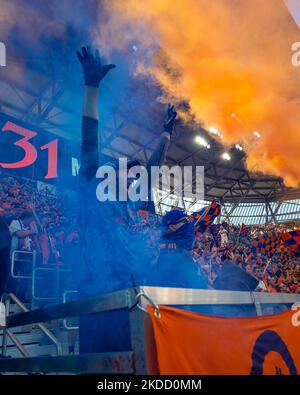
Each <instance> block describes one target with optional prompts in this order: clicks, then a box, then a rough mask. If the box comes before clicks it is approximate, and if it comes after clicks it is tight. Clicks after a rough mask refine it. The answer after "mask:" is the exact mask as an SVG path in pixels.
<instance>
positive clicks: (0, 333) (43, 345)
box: [0, 303, 78, 358]
mask: <svg viewBox="0 0 300 395" xmlns="http://www.w3.org/2000/svg"><path fill="white" fill-rule="evenodd" d="M25 306H26V307H27V308H29V306H27V305H25ZM23 312H24V310H23V309H21V307H19V306H18V305H17V304H16V303H11V304H10V306H9V312H8V313H7V315H8V316H12V315H14V314H19V313H23ZM44 325H45V324H44ZM45 327H46V328H47V330H49V331H50V332H51V334H52V335H54V336H55V338H56V339H57V340H58V341H59V343H60V345H61V353H62V355H69V343H68V331H67V330H66V329H65V327H64V326H63V325H62V322H61V321H53V322H51V323H50V324H47V325H45ZM10 332H11V333H12V335H13V336H14V337H15V339H16V341H17V342H18V343H19V344H20V345H21V346H22V348H23V349H24V350H26V353H27V354H28V355H27V356H28V357H41V356H57V355H58V352H57V347H56V346H55V344H54V343H53V342H52V341H51V339H50V338H49V337H48V336H47V335H46V334H45V333H44V332H43V331H42V330H41V328H40V327H39V326H38V325H25V326H21V327H17V328H11V329H10ZM4 333H5V330H4V329H1V330H0V358H20V357H22V352H20V350H19V348H18V347H17V345H16V341H15V342H14V341H13V340H12V339H11V338H10V337H9V335H7V337H6V339H7V340H6V341H7V343H6V351H4V354H5V355H3V349H2V348H3V340H4V339H3V337H4V336H5V335H4ZM77 350H78V344H75V349H74V354H77V352H78V351H77ZM72 353H73V352H72Z"/></svg>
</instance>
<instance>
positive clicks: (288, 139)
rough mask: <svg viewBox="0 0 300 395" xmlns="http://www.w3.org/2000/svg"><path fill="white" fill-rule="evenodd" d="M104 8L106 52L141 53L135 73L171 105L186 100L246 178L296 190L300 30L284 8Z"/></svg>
mask: <svg viewBox="0 0 300 395" xmlns="http://www.w3.org/2000/svg"><path fill="white" fill-rule="evenodd" d="M105 5H106V15H104V16H103V12H102V14H101V18H102V23H100V34H99V35H98V37H99V40H100V42H101V43H102V47H103V45H104V46H105V48H106V50H107V52H111V51H112V50H115V49H119V50H124V49H126V48H128V47H129V46H133V45H134V47H135V48H139V50H141V51H143V52H142V53H143V56H141V59H143V60H141V61H140V62H139V64H138V66H137V68H136V70H135V71H136V72H139V73H144V74H148V75H151V76H152V77H154V78H155V80H156V81H157V83H158V84H159V85H160V86H161V87H162V88H163V91H164V94H165V96H166V97H167V98H169V97H175V98H176V99H178V100H186V101H187V102H188V103H189V107H190V115H192V116H193V117H194V119H196V121H198V122H201V123H202V122H203V123H204V125H205V126H206V127H207V128H208V127H209V126H211V125H213V126H215V127H216V128H218V129H219V130H220V131H221V132H222V133H223V134H224V143H225V144H233V143H240V144H241V145H242V146H243V147H244V149H245V150H246V151H247V154H248V158H247V166H248V168H249V170H252V171H262V172H264V173H269V174H273V175H277V176H281V177H283V178H284V180H285V183H286V184H287V185H289V186H293V187H296V186H297V185H298V184H299V182H300V172H299V166H298V164H299V159H298V158H299V152H300V139H299V129H300V111H299V109H300V102H299V87H300V70H299V69H297V68H296V67H294V66H293V65H292V63H291V56H292V52H291V45H292V44H293V43H294V42H295V41H299V30H298V27H297V25H296V23H295V22H294V20H293V18H292V17H291V15H290V14H289V11H288V9H287V8H286V6H285V4H284V2H283V1H282V0H264V1H261V0H251V1H249V0H238V1H237V0H214V1H211V0H147V1H136V0H126V1H123V0H109V1H106V2H105ZM97 34H98V33H97ZM254 131H257V132H259V134H260V136H261V137H260V138H257V137H255V136H254V135H253V132H254Z"/></svg>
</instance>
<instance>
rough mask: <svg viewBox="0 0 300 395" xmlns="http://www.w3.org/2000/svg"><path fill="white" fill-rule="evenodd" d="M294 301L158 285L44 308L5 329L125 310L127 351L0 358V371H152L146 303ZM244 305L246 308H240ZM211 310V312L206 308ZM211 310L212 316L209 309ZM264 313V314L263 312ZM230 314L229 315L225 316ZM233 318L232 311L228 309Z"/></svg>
mask: <svg viewBox="0 0 300 395" xmlns="http://www.w3.org/2000/svg"><path fill="white" fill-rule="evenodd" d="M296 302H300V295H299V294H281V293H278V294H273V293H259V292H244V291H243V292H240V291H217V290H199V289H182V288H163V287H136V288H132V289H126V290H122V291H117V292H113V293H110V294H104V295H99V296H95V297H93V298H90V299H85V300H77V301H73V302H69V303H64V304H60V305H56V306H49V307H44V308H42V309H37V310H32V311H28V312H23V313H20V314H15V315H12V316H9V317H7V326H6V329H8V328H12V327H17V326H21V325H30V324H36V323H41V322H47V321H51V320H57V319H66V318H70V317H80V316H84V315H89V314H99V313H104V312H107V311H115V310H120V309H127V311H128V316H129V326H130V340H131V350H128V351H123V352H111V353H95V354H83V355H75V356H65V357H61V356H60V357H35V358H14V359H10V360H0V371H2V372H47V373H48V372H56V373H131V374H132V373H134V374H149V373H150V374H154V373H156V374H157V372H158V367H157V361H156V357H155V355H154V352H153V350H155V342H154V335H153V328H152V324H151V320H150V317H149V315H148V314H147V312H146V310H145V309H146V307H147V305H149V304H152V305H153V306H154V307H155V309H156V310H157V314H160V312H159V305H169V306H176V307H177V308H180V307H181V308H185V307H186V306H188V307H189V308H191V309H193V308H194V307H196V306H200V307H203V306H212V307H214V306H217V307H220V308H221V309H224V306H225V307H226V306H231V305H234V306H240V307H241V311H242V314H240V315H239V316H241V315H244V316H249V315H253V314H254V315H255V312H256V314H257V315H262V314H263V311H264V305H268V306H269V305H272V306H275V307H277V306H283V307H284V309H289V308H290V307H291V305H292V304H294V303H296ZM244 306H248V307H250V308H251V309H252V310H251V311H250V310H249V309H245V310H243V307H244ZM212 311H213V310H212ZM211 314H214V315H215V314H216V313H215V311H213V312H212V313H211ZM268 314H270V313H269V312H268ZM227 315H228V316H230V314H227ZM231 316H235V313H231Z"/></svg>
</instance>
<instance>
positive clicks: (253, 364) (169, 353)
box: [149, 306, 300, 375]
mask: <svg viewBox="0 0 300 395" xmlns="http://www.w3.org/2000/svg"><path fill="white" fill-rule="evenodd" d="M149 312H150V315H151V321H152V324H153V328H154V337H155V343H156V349H157V359H158V365H159V372H160V374H168V375H172V374H178V375H184V374H188V375H189V374H194V375H228V374H229V375H230V374H231V375H234V374H236V375H268V374H269V375H297V374H299V372H300V310H298V311H297V310H290V311H287V312H285V313H281V314H276V315H270V316H262V317H251V318H248V317H247V318H231V317H230V318H229V317H216V316H208V315H202V314H198V313H191V312H188V311H184V310H178V309H175V308H170V307H164V306H160V315H161V317H160V318H157V317H156V316H155V315H154V309H153V308H152V307H149Z"/></svg>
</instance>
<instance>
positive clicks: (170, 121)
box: [147, 104, 177, 170]
mask: <svg viewBox="0 0 300 395" xmlns="http://www.w3.org/2000/svg"><path fill="white" fill-rule="evenodd" d="M176 116H177V113H176V111H174V106H172V105H171V104H169V105H168V110H167V120H166V123H165V124H164V130H163V132H162V134H161V137H160V140H159V143H158V145H157V147H156V149H155V150H154V151H153V153H152V155H151V157H150V159H149V160H148V163H147V170H150V169H151V166H161V165H162V164H163V163H164V161H165V159H166V155H167V151H168V148H169V145H170V140H171V136H172V133H173V130H174V122H175V118H176Z"/></svg>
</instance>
